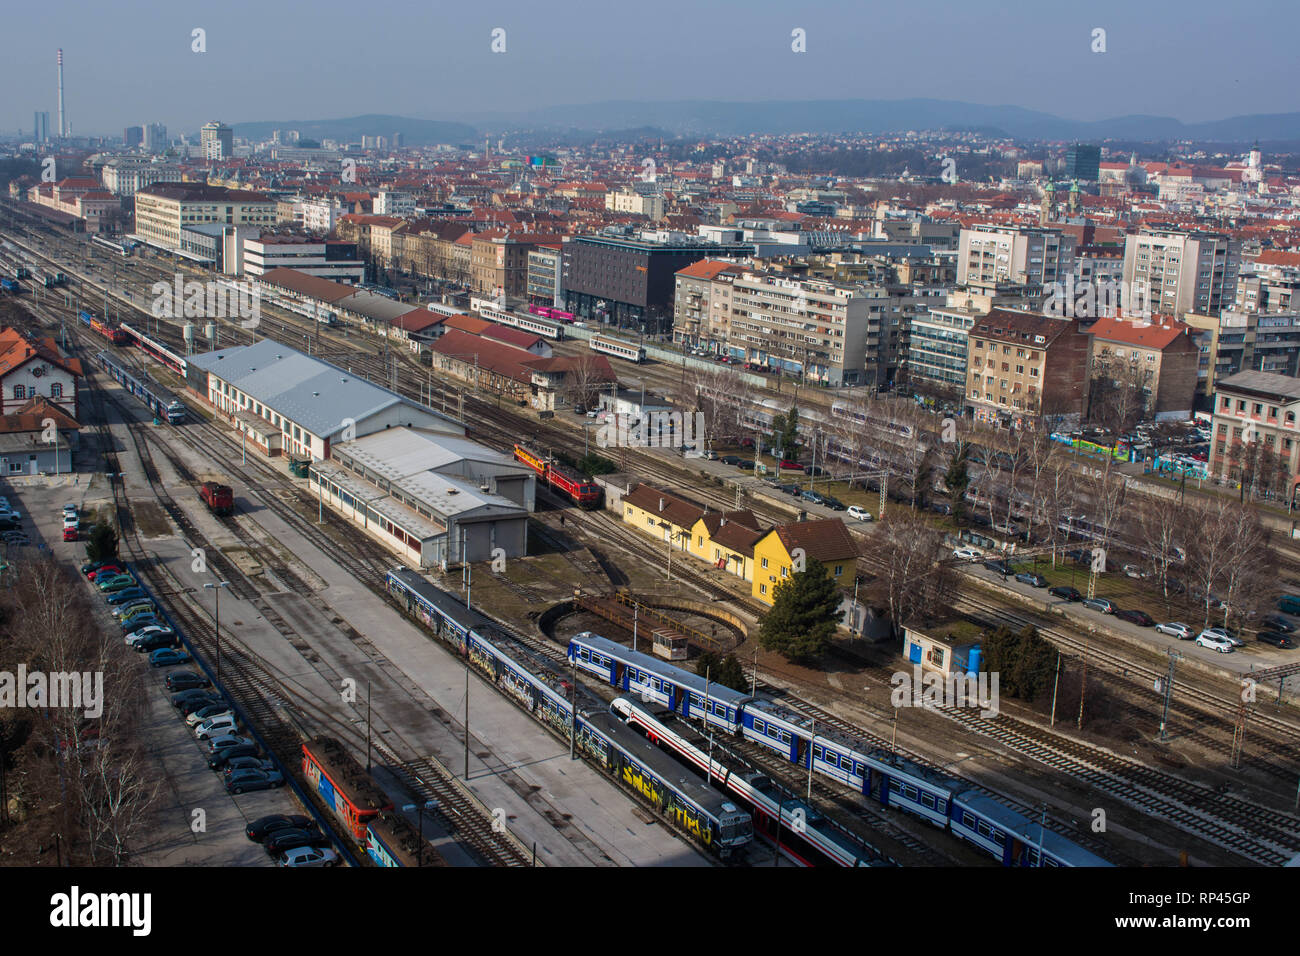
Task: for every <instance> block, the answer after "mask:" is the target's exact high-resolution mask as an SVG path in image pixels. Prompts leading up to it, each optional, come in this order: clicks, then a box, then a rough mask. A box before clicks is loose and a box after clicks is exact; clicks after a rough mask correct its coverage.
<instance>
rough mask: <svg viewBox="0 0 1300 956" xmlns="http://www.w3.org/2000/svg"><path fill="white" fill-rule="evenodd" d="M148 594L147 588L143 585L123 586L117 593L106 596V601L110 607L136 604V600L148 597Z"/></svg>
mask: <svg viewBox="0 0 1300 956" xmlns="http://www.w3.org/2000/svg"><path fill="white" fill-rule="evenodd" d="M148 596H149V595H148V594H147V593H146V592H145V589H144V588H141V587H135V588H123V589H122V590H120V591H118V592H117V593H116V594H110V595H109V596H108V597H106V598H105V599H104V603H105V604H107V605H108V606H109V607H116V606H121V605H123V604H134V603H135V602H136V601H139V600H141V599H142V598H147V597H148Z"/></svg>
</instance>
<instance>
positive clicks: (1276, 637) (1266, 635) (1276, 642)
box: [1255, 631, 1295, 649]
mask: <svg viewBox="0 0 1300 956" xmlns="http://www.w3.org/2000/svg"><path fill="white" fill-rule="evenodd" d="M1255 640H1257V641H1260V642H1261V643H1264V644H1272V645H1273V646H1274V647H1281V648H1283V649H1289V648H1292V647H1295V639H1294V638H1291V637H1288V636H1287V635H1285V634H1283V633H1281V632H1280V631H1260V632H1259V633H1258V634H1256V635H1255Z"/></svg>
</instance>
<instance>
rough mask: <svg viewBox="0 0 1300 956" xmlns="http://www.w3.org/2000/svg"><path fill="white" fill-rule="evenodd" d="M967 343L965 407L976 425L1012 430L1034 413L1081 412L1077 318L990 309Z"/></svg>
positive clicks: (1083, 359) (1067, 416) (1083, 366)
mask: <svg viewBox="0 0 1300 956" xmlns="http://www.w3.org/2000/svg"><path fill="white" fill-rule="evenodd" d="M967 339H968V343H969V348H968V352H967V358H966V364H967V372H966V408H967V409H968V410H969V412H970V413H971V414H972V415H973V417H974V418H975V420H976V421H983V422H992V423H998V424H1002V425H1005V426H1008V427H1016V428H1018V427H1021V426H1022V425H1025V424H1027V423H1028V422H1029V420H1030V419H1032V418H1033V417H1035V416H1038V415H1045V416H1050V417H1052V418H1059V419H1061V420H1062V421H1068V420H1077V419H1078V418H1079V417H1080V416H1081V415H1082V414H1083V410H1084V401H1085V399H1086V397H1087V395H1086V392H1087V388H1086V386H1087V377H1088V346H1089V340H1088V336H1087V335H1085V334H1084V333H1082V332H1080V331H1079V324H1078V321H1077V320H1075V319H1057V318H1051V317H1049V316H1044V315H1037V314H1035V313H1033V312H1014V311H1011V310H1008V309H993V310H992V311H990V312H989V313H988V315H985V316H981V317H980V318H978V319H977V320H976V321H975V324H974V326H973V327H972V328H971V329H970V331H969V332H968V336H967Z"/></svg>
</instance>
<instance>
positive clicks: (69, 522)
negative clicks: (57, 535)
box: [63, 515, 81, 530]
mask: <svg viewBox="0 0 1300 956" xmlns="http://www.w3.org/2000/svg"><path fill="white" fill-rule="evenodd" d="M63 527H64V530H66V529H68V528H72V529H74V530H75V529H77V528H80V527H81V519H80V518H78V517H77V516H76V515H73V516H72V517H71V518H69V517H68V516H67V515H64V516H63Z"/></svg>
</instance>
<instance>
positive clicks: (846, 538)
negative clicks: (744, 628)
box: [750, 518, 858, 604]
mask: <svg viewBox="0 0 1300 956" xmlns="http://www.w3.org/2000/svg"><path fill="white" fill-rule="evenodd" d="M814 558H815V559H816V560H818V561H820V562H822V564H824V565H826V571H827V573H828V574H830V576H831V578H832V579H833V580H834V581H835V582H836V583H837V584H840V585H841V586H844V585H846V584H847V583H851V582H852V581H853V579H854V575H855V574H856V573H857V567H858V548H857V545H856V544H855V543H854V541H853V536H852V535H850V534H849V530H848V528H846V527H844V522H843V521H841V520H840V519H839V518H827V519H825V520H822V521H800V522H797V523H795V524H783V525H777V526H776V527H775V528H773V529H772V530H771V531H769V532H767V533H766V534H764V535H762V536H761V537H760V538H759V539H758V541H757V542H756V543H755V544H754V559H753V564H754V569H753V577H752V578H751V579H750V580H751V581H752V584H753V587H752V594H753V595H754V597H756V598H758V600H760V601H762V602H763V603H764V604H772V603H773V602H774V598H773V593H774V592H775V591H776V586H777V585H778V584H780V583H781V582H782V581H785V580H787V579H789V577H790V575H791V574H793V573H794V571H795V566H796V564H797V563H798V560H797V559H802V560H803V561H805V562H806V561H810V560H812V559H814Z"/></svg>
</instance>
